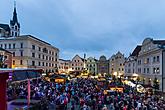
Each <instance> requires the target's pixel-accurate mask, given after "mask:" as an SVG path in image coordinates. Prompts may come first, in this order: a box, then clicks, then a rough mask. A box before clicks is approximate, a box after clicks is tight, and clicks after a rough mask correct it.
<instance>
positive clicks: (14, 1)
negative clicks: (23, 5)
mask: <svg viewBox="0 0 165 110" xmlns="http://www.w3.org/2000/svg"><path fill="white" fill-rule="evenodd" d="M14 8H16V0H14Z"/></svg>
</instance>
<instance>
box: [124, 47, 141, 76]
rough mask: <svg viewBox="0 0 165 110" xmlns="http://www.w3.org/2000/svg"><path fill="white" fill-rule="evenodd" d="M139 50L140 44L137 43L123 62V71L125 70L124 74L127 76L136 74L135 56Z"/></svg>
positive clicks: (136, 56)
mask: <svg viewBox="0 0 165 110" xmlns="http://www.w3.org/2000/svg"><path fill="white" fill-rule="evenodd" d="M140 50H141V46H140V45H138V46H137V47H136V48H135V49H134V50H133V52H132V53H131V55H130V56H129V57H128V58H127V59H126V61H125V63H124V69H125V70H124V71H125V73H124V74H125V76H127V77H130V78H131V77H134V76H135V77H136V74H137V58H138V55H139V52H140Z"/></svg>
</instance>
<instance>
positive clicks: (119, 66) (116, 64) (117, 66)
mask: <svg viewBox="0 0 165 110" xmlns="http://www.w3.org/2000/svg"><path fill="white" fill-rule="evenodd" d="M124 62H125V57H124V54H122V53H121V52H117V53H116V54H115V55H112V56H111V58H110V59H109V73H110V74H112V75H115V76H123V75H124Z"/></svg>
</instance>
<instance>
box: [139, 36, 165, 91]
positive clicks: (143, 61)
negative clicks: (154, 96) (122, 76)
mask: <svg viewBox="0 0 165 110" xmlns="http://www.w3.org/2000/svg"><path fill="white" fill-rule="evenodd" d="M163 45H165V40H153V39H151V38H146V39H144V41H143V43H142V47H141V51H140V52H139V55H138V58H137V73H138V75H139V76H140V77H142V78H144V83H145V84H149V85H152V86H153V84H154V80H155V79H157V82H158V83H159V84H160V86H159V89H160V90H163V91H165V81H162V80H165V79H164V76H165V70H164V69H165V52H164V51H165V49H160V47H161V46H163ZM162 82H163V83H162Z"/></svg>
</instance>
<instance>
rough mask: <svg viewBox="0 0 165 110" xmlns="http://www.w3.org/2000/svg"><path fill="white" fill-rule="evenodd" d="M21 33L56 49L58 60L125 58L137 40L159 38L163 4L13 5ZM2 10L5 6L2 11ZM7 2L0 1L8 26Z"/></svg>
mask: <svg viewBox="0 0 165 110" xmlns="http://www.w3.org/2000/svg"><path fill="white" fill-rule="evenodd" d="M17 4H18V5H17V8H18V16H19V21H20V23H21V32H22V33H23V34H24V33H25V34H32V35H35V36H37V37H39V38H41V39H43V40H46V41H47V42H50V43H51V44H53V45H55V46H57V47H58V48H59V49H60V50H61V51H60V56H61V57H62V58H69V57H70V58H72V57H73V56H74V54H75V53H77V54H78V53H80V54H82V53H84V52H86V53H88V54H89V55H91V56H96V57H99V56H100V55H102V54H105V55H106V56H107V57H110V56H111V55H112V54H114V53H116V52H117V51H122V52H123V53H125V54H126V55H128V54H129V53H130V52H131V51H132V50H133V48H134V47H136V45H137V44H141V42H142V41H143V39H144V38H145V37H148V36H153V38H155V39H161V38H164V35H165V31H164V28H165V22H164V19H165V13H163V12H164V11H165V7H164V5H165V1H164V0H157V1H155V0H145V1H144V0H46V1H45V0H17ZM4 5H5V6H4ZM12 10H13V6H12V2H11V0H4V1H0V14H1V15H3V16H2V18H3V19H5V20H3V21H9V19H10V18H11V13H12V12H11V11H12Z"/></svg>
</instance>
